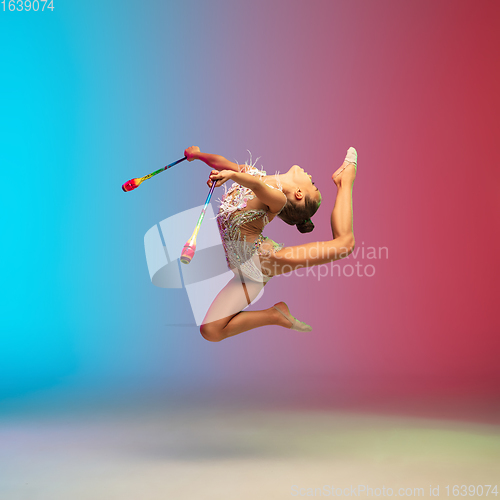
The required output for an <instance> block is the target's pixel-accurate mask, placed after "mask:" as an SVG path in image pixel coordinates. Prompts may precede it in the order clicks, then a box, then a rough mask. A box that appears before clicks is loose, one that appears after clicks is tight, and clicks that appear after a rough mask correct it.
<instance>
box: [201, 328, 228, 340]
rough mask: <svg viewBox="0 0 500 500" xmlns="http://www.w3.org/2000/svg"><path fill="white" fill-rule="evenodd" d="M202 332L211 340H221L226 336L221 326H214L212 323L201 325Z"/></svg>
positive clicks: (204, 336)
mask: <svg viewBox="0 0 500 500" xmlns="http://www.w3.org/2000/svg"><path fill="white" fill-rule="evenodd" d="M200 333H201V336H202V337H203V338H204V339H205V340H208V341H209V342H220V341H221V340H224V339H225V338H226V337H225V336H224V334H223V333H222V330H221V329H220V328H217V327H214V326H213V325H211V324H210V323H207V324H205V325H201V326H200Z"/></svg>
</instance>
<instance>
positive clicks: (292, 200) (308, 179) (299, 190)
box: [278, 165, 321, 233]
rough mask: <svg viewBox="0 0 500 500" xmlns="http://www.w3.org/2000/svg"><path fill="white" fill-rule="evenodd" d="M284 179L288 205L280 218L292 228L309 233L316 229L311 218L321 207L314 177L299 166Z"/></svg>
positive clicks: (293, 168)
mask: <svg viewBox="0 0 500 500" xmlns="http://www.w3.org/2000/svg"><path fill="white" fill-rule="evenodd" d="M283 177H284V179H283V180H284V182H283V192H284V193H285V194H286V197H287V204H286V205H285V207H284V208H283V210H282V211H281V212H280V213H279V215H278V217H279V218H280V219H281V220H282V221H284V222H286V223H287V224H290V225H291V226H297V229H298V230H299V231H300V232H301V233H309V232H311V231H312V230H313V229H314V223H313V222H312V220H311V217H312V216H313V215H314V214H315V213H316V212H317V211H318V208H319V206H320V205H321V193H320V192H319V189H318V188H317V187H316V186H315V185H314V182H313V180H312V176H311V175H309V174H308V173H307V172H305V171H304V169H303V168H301V167H299V166H298V165H294V166H293V167H292V168H290V170H289V171H288V172H287V173H286V174H285V175H284V176H283Z"/></svg>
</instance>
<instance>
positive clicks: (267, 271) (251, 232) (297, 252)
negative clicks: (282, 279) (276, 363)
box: [184, 146, 357, 342]
mask: <svg viewBox="0 0 500 500" xmlns="http://www.w3.org/2000/svg"><path fill="white" fill-rule="evenodd" d="M184 154H185V156H186V158H187V159H188V161H193V160H196V159H198V160H201V161H203V162H205V163H206V164H207V165H209V166H210V167H212V168H213V170H212V172H211V174H210V176H209V179H208V181H207V184H208V186H209V187H211V186H212V183H213V182H216V187H218V186H221V185H222V184H224V183H226V182H227V181H228V180H233V181H234V183H233V185H232V186H231V188H230V189H229V190H227V189H226V193H225V195H224V196H223V198H222V200H221V206H220V210H219V214H218V215H217V222H218V225H219V230H220V234H221V239H222V243H223V246H224V250H225V253H226V259H227V263H228V266H229V268H230V269H232V270H233V272H234V273H235V276H234V277H233V278H232V279H231V281H230V282H229V283H228V284H227V285H226V286H225V287H224V288H223V289H222V290H221V292H220V293H219V294H218V295H217V297H216V298H215V300H214V302H213V303H212V305H211V306H210V309H209V311H208V312H207V315H206V316H205V319H204V321H203V324H202V325H201V328H200V332H201V334H202V336H203V337H204V338H205V339H206V340H209V341H211V342H219V341H221V340H223V339H225V338H227V337H232V336H234V335H238V334H239V333H242V332H246V331H248V330H252V329H253V328H258V327H259V326H264V325H279V326H283V327H285V328H290V329H293V330H298V331H303V332H304V331H311V330H312V328H311V327H310V326H309V325H307V324H306V323H303V322H301V321H298V320H297V319H296V318H294V317H293V316H291V315H290V311H289V309H288V306H287V305H286V304H285V303H284V302H278V303H277V304H275V305H274V306H273V307H271V308H269V309H265V310H262V311H243V309H244V308H245V307H246V306H247V305H249V304H250V303H251V302H252V301H253V300H254V299H255V297H257V295H258V294H259V292H260V291H261V290H262V288H263V286H265V284H266V283H268V282H269V280H270V279H271V278H272V277H273V276H277V275H279V274H283V273H288V272H290V271H293V270H296V269H300V268H302V267H312V266H318V265H321V264H325V263H328V262H332V261H334V260H339V259H342V258H344V257H347V256H348V255H349V254H350V253H351V252H352V251H353V249H354V233H353V221H352V188H353V184H354V179H355V177H356V170H357V152H356V150H355V149H354V148H349V150H348V151H347V156H346V158H345V160H344V163H343V164H342V165H341V167H340V168H339V169H338V170H337V171H336V172H335V173H334V174H333V175H332V179H333V182H334V183H335V185H336V186H337V198H336V201H335V206H334V208H333V211H332V215H331V226H332V233H333V239H332V240H329V241H319V242H314V243H306V244H304V245H298V246H293V247H284V246H283V245H281V244H278V243H276V242H274V241H273V240H271V239H270V238H267V237H265V236H263V235H262V230H263V229H264V227H265V226H266V225H267V224H268V223H269V222H270V221H272V220H273V219H274V217H276V216H278V217H279V218H280V219H281V220H283V221H284V222H286V223H287V224H291V225H295V226H297V229H298V230H299V231H300V232H301V233H306V232H310V231H312V230H313V229H314V224H313V222H312V220H311V217H312V216H313V215H314V214H315V213H316V211H317V210H318V208H319V206H320V204H321V194H320V192H319V190H318V188H317V187H316V186H315V185H314V182H312V177H311V175H309V174H308V173H307V172H305V171H304V169H302V168H301V167H299V166H298V165H293V166H292V167H291V168H290V169H289V170H288V172H286V173H284V174H276V175H274V176H267V174H266V172H265V171H264V170H258V169H257V168H255V166H254V165H255V163H256V162H257V160H256V162H255V163H254V164H253V165H252V164H250V165H248V164H247V163H245V165H238V164H236V163H233V162H230V161H229V160H227V159H226V158H224V157H222V156H219V155H213V154H207V153H202V152H201V151H200V149H199V148H198V147H196V146H191V147H190V148H188V149H186V150H185V151H184ZM250 163H251V161H250ZM225 187H226V186H225Z"/></svg>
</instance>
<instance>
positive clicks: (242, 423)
mask: <svg viewBox="0 0 500 500" xmlns="http://www.w3.org/2000/svg"><path fill="white" fill-rule="evenodd" d="M417 406H418V405H417ZM488 408H490V410H488ZM497 408H498V405H497V404H496V403H495V404H493V403H492V404H491V405H490V406H488V405H486V406H485V409H484V411H483V413H484V418H482V419H481V418H475V419H470V418H469V419H465V420H463V419H462V420H459V419H449V418H443V416H442V414H441V415H439V418H433V417H432V414H433V410H432V408H430V407H429V408H428V411H427V412H425V413H427V415H425V416H411V415H402V414H399V415H394V414H393V415H391V414H390V413H391V412H390V411H386V412H381V411H378V412H376V413H374V412H373V411H368V410H366V409H364V410H363V411H360V410H353V409H345V408H344V409H315V410H298V409H290V408H288V409H279V410H276V409H269V408H267V409H266V408H261V409H249V408H236V407H231V406H230V405H218V406H217V405H216V406H212V407H206V406H205V407H203V405H201V406H200V407H196V406H191V407H190V408H187V407H186V408H180V407H178V406H177V405H176V406H175V407H173V406H172V405H169V404H165V405H163V406H162V407H159V406H156V407H153V406H151V407H148V405H146V404H143V403H142V404H139V405H136V406H123V405H121V406H120V405H118V406H116V407H114V408H113V407H112V406H108V407H106V408H104V409H103V408H101V409H99V408H97V409H93V410H92V409H90V410H88V411H84V412H82V411H81V410H79V411H74V412H71V411H64V412H59V413H58V412H57V411H56V412H52V413H51V412H45V413H43V412H42V413H39V414H36V415H35V414H34V413H33V412H31V413H30V412H27V413H25V414H23V413H19V412H17V413H12V412H11V413H9V414H8V415H4V416H3V417H2V419H1V421H0V498H1V499H2V500H101V499H102V500H114V499H116V500H118V499H119V500H139V499H140V500H157V499H180V500H183V499H186V500H190V499H193V500H199V499H214V500H224V499H241V500H245V499H252V500H255V499H269V500H270V499H285V498H293V497H312V496H315V497H328V496H357V497H361V498H365V497H374V496H391V495H390V494H389V493H390V491H389V489H391V490H392V496H425V497H429V496H437V493H438V490H436V488H437V487H439V496H440V497H443V498H444V497H447V496H448V495H447V490H446V486H449V487H450V495H449V496H453V493H452V491H453V490H452V488H453V486H454V485H457V486H460V487H462V485H466V486H467V488H469V487H474V488H475V490H472V489H468V494H467V496H469V497H476V496H480V495H478V494H477V493H478V492H479V490H478V489H477V487H478V485H495V484H499V483H500V426H499V425H498V424H497V423H495V422H494V418H493V417H495V416H496V415H497V413H496V412H497ZM389 410H390V408H389ZM488 411H490V412H493V413H494V415H493V413H492V414H491V415H488V414H487V413H488ZM400 413H401V412H400ZM410 413H411V412H410ZM414 413H415V412H414ZM434 413H436V415H437V414H438V413H439V412H438V411H435V412H434ZM441 413H442V412H441ZM363 487H364V488H366V490H363ZM499 487H500V485H499ZM339 488H340V489H341V490H342V491H341V490H340V489H339ZM369 488H372V489H373V491H370V490H369ZM376 488H380V490H376ZM382 488H385V490H382ZM400 488H403V490H400ZM484 488H487V487H486V486H484ZM353 489H354V490H355V492H356V493H355V494H353V493H352V490H353ZM420 489H421V490H420ZM381 491H385V495H384V494H383V493H380V492H381ZM431 491H432V493H433V495H431ZM474 492H475V494H474ZM485 492H486V490H484V493H483V495H482V496H483V497H484V496H486V495H485ZM377 493H378V495H377ZM489 496H490V497H491V498H492V499H494V498H497V496H495V495H493V494H491V493H490V495H489Z"/></svg>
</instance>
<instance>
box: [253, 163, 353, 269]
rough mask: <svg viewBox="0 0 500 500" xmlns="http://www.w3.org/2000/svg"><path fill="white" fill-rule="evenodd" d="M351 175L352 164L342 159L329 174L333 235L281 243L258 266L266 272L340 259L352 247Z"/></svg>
mask: <svg viewBox="0 0 500 500" xmlns="http://www.w3.org/2000/svg"><path fill="white" fill-rule="evenodd" d="M355 177H356V165H355V164H354V163H349V162H344V163H343V164H342V166H341V167H340V168H339V169H338V170H337V171H336V172H335V173H334V174H333V175H332V179H333V181H334V183H335V185H336V186H337V199H336V200H335V206H334V208H333V211H332V215H331V225H332V234H333V239H332V240H329V241H317V242H314V243H306V244H305V245H298V246H294V247H284V248H282V249H281V250H280V251H278V252H276V253H274V254H272V255H271V257H269V258H261V266H262V268H263V269H265V270H266V271H267V273H268V274H269V275H270V276H276V275H279V274H284V273H289V272H291V271H294V270H296V269H300V268H302V267H312V266H319V265H321V264H326V263H328V262H332V261H334V260H339V259H343V258H344V257H347V256H348V255H349V254H350V253H351V252H352V251H353V250H354V229H353V209H352V189H353V186H354V179H355Z"/></svg>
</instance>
